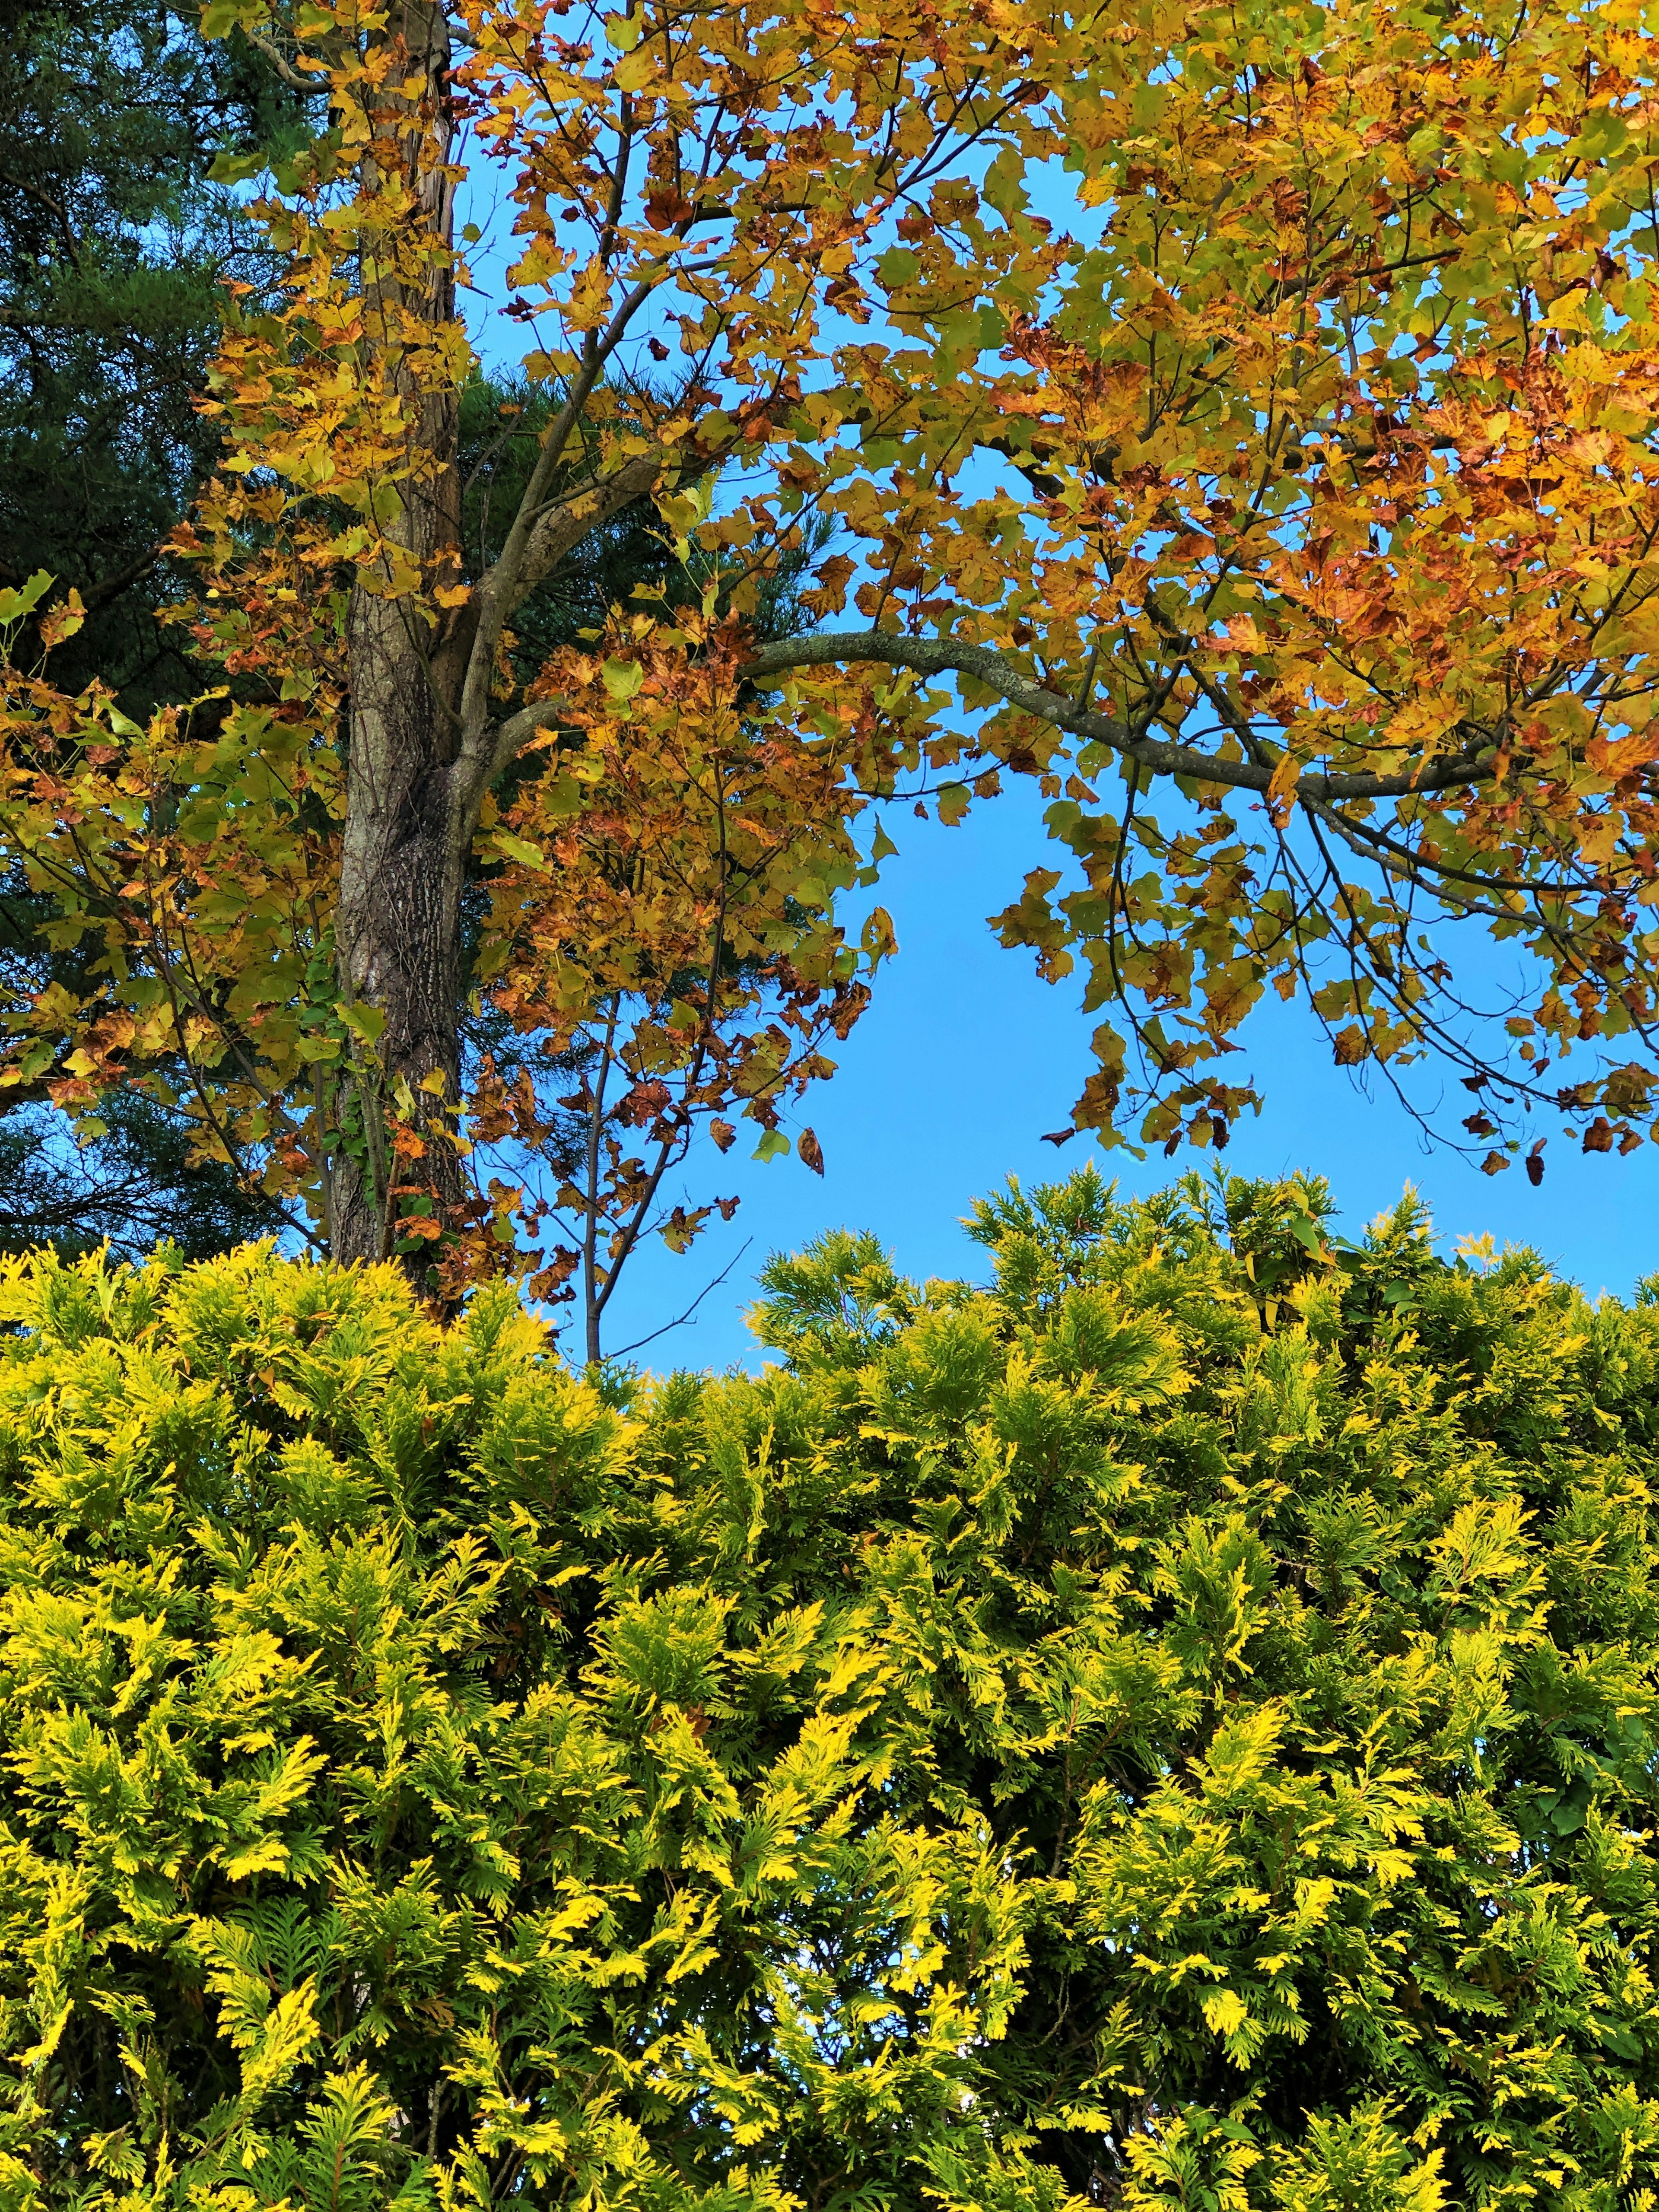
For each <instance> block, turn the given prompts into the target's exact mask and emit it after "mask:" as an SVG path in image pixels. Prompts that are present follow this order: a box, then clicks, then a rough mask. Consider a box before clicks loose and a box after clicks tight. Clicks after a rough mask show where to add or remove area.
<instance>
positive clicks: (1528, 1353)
mask: <svg viewBox="0 0 1659 2212" xmlns="http://www.w3.org/2000/svg"><path fill="white" fill-rule="evenodd" d="M1324 1212H1325V1202H1324V1198H1323V1194H1322V1192H1321V1190H1320V1189H1319V1188H1317V1187H1315V1186H1309V1185H1305V1184H1300V1183H1297V1184H1291V1185H1285V1186H1278V1187H1273V1188H1268V1187H1264V1186H1252V1185H1245V1184H1242V1183H1237V1182H1235V1183H1231V1184H1225V1185H1217V1186H1215V1187H1214V1188H1212V1189H1210V1190H1208V1191H1206V1189H1205V1188H1204V1187H1202V1186H1200V1185H1198V1184H1195V1183H1188V1184H1187V1185H1184V1186H1182V1187H1180V1188H1177V1189H1176V1191H1174V1192H1172V1193H1170V1194H1166V1195H1165V1196H1164V1197H1163V1198H1161V1199H1158V1200H1155V1201H1152V1202H1150V1203H1145V1204H1136V1205H1121V1204H1117V1203H1115V1202H1114V1201H1113V1200H1112V1199H1111V1197H1110V1194H1109V1192H1107V1191H1106V1190H1105V1189H1103V1187H1102V1186H1101V1185H1100V1184H1099V1183H1098V1182H1097V1181H1096V1180H1095V1179H1094V1178H1093V1177H1092V1176H1089V1175H1085V1176H1079V1177H1074V1178H1073V1180H1072V1182H1069V1183H1067V1184H1065V1185H1062V1186H1058V1187H1055V1188H1051V1189H1048V1190H1045V1191H1042V1192H1039V1193H1036V1194H1031V1196H1030V1197H1026V1196H1024V1195H1022V1194H1020V1193H1019V1192H1018V1191H1017V1190H1011V1191H1010V1192H1008V1193H1006V1194H1003V1195H1002V1196H1001V1197H1000V1198H999V1199H998V1200H994V1201H992V1202H991V1203H989V1204H987V1205H985V1206H981V1207H980V1208H979V1209H978V1211H977V1213H976V1216H975V1229H976V1233H977V1234H978V1236H979V1237H980V1239H981V1243H982V1244H983V1245H984V1246H985V1247H986V1248H987V1257H986V1268H987V1273H991V1274H992V1275H993V1278H994V1279H993V1281H992V1284H991V1286H990V1287H989V1288H988V1289H984V1290H981V1291H975V1290H972V1289H970V1288H969V1287H967V1286H965V1285H961V1284H931V1285H927V1286H926V1287H925V1288H918V1287H915V1286H914V1285H909V1284H908V1283H905V1282H902V1281H901V1280H900V1279H898V1278H897V1277H896V1275H895V1274H894V1273H893V1272H892V1269H891V1268H890V1266H889V1265H888V1264H887V1262H886V1261H885V1260H884V1257H883V1255H882V1253H881V1250H880V1248H879V1246H878V1244H876V1243H875V1242H874V1241H873V1240H872V1239H870V1238H867V1237H865V1238H860V1237H852V1236H848V1235H838V1236H836V1237H829V1238H826V1239H824V1240H823V1242H822V1243H820V1244H818V1245H817V1246H816V1247H814V1248H812V1249H811V1250H809V1251H808V1252H807V1253H806V1254H805V1255H801V1256H800V1257H799V1258H798V1259H795V1260H792V1261H775V1262H774V1263H773V1265H772V1267H770V1268H769V1270H768V1273H767V1275H766V1277H765V1279H764V1285H763V1287H764V1295H763V1299H762V1302H761V1306H760V1309H759V1319H760V1323H761V1326H762V1328H763V1331H764V1334H765V1335H766V1337H767V1339H768V1340H769V1341H770V1343H771V1344H772V1345H773V1346H774V1347H775V1350H776V1351H778V1352H781V1354H782V1355H783V1356H784V1364H781V1365H778V1366H774V1367H772V1368H770V1369H769V1370H768V1371H767V1372H766V1373H765V1374H764V1375H763V1377H762V1378H761V1379H759V1380H757V1381H756V1380H748V1379H744V1378H743V1377H741V1376H719V1377H711V1376H699V1375H679V1376H673V1377H672V1378H671V1379H669V1380H666V1381H661V1382H644V1383H622V1382H619V1381H617V1379H616V1378H614V1377H609V1378H607V1377H600V1378H599V1379H598V1380H597V1381H588V1380H584V1379H582V1378H580V1376H574V1375H572V1374H571V1373H570V1372H568V1370H566V1369H565V1368H564V1367H562V1365H561V1364H560V1363H559V1361H558V1359H557V1358H556V1356H554V1354H553V1353H552V1352H550V1348H549V1345H548V1341H547V1340H546V1337H545V1335H544V1332H543V1331H542V1329H541V1328H539V1327H538V1325H537V1324H536V1322H533V1321H532V1319H530V1318H528V1317H527V1316H525V1315H524V1314H523V1313H521V1312H520V1310H519V1309H518V1307H517V1306H516V1305H515V1304H514V1303H513V1300H512V1299H511V1297H508V1296H507V1295H504V1294H502V1295H489V1294H485V1295H482V1296H480V1297H477V1300H476V1302H475V1303H474V1304H473V1305H472V1307H471V1310H470V1311H469V1312H468V1313H467V1314H466V1315H465V1317H464V1318H463V1319H462V1320H461V1321H460V1322H459V1323H457V1324H456V1325H454V1326H453V1327H444V1326H441V1325H439V1324H438V1323H436V1322H434V1321H433V1320H431V1319H430V1318H428V1316H425V1315H423V1314H422V1312H421V1311H420V1310H418V1309H417V1308H416V1306H415V1305H414V1304H412V1303H411V1300H410V1295H409V1293H408V1291H407V1290H406V1289H405V1288H404V1285H403V1283H402V1281H401V1279H400V1278H399V1277H398V1275H397V1274H396V1273H393V1272H392V1271H389V1270H382V1271H380V1272H369V1273H342V1272H336V1271H331V1270H330V1269H327V1268H325V1267H314V1266H308V1265H295V1264H292V1263H290V1262H289V1261H283V1260H282V1259H280V1258H278V1257H276V1256H275V1255H273V1254H272V1253H271V1252H270V1251H269V1250H267V1249H249V1250H245V1251H242V1252H240V1253H238V1254H235V1255H233V1256H231V1257H228V1258H227V1259H224V1260H222V1261H213V1262H210V1263H208V1264H204V1265H197V1266H191V1267H185V1266H183V1265H180V1264H176V1263H174V1262H173V1261H169V1260H168V1259H167V1257H166V1256H165V1255H164V1256H162V1257H161V1258H158V1259H157V1260H156V1261H154V1262H153V1263H152V1264H150V1265H149V1266H147V1267H143V1268H140V1269H137V1270H129V1269H124V1268H121V1267H113V1266H108V1265H100V1263H98V1262H97V1261H88V1262H86V1263H84V1264H82V1265H78V1266H70V1267H64V1266H62V1265H60V1264H58V1263H57V1262H56V1261H52V1260H50V1259H40V1260H37V1261H33V1262H27V1263H19V1264H15V1265H12V1266H10V1267H9V1269H8V1271H7V1272H6V1273H4V1275H3V1279H0V1319H3V1322H4V1323H5V1324H6V1326H7V1328H8V1331H9V1333H8V1334H6V1335H5V1336H4V1337H3V1339H0V1583H3V1613H0V1909H3V1914H4V1948H3V1956H0V2044H3V2050H4V2056H5V2061H6V2071H5V2074H4V2077H3V2100H4V2113H3V2121H0V2204H3V2205H4V2206H6V2207H9V2208H15V2212H24V2208H32V2207H42V2208H48V2207H49V2208H52V2212H58V2208H60V2207H70V2206H76V2207H78V2206H82V2205H86V2206H94V2205H96V2206H100V2207H108V2208H111V2212H113V2209H114V2208H116V2207H121V2208H131V2212H137V2208H140V2207H152V2206H153V2207H161V2206H167V2207H173V2206H178V2207H181V2208H182V2207H185V2206H193V2207H225V2208H232V2207H236V2208H246V2212H252V2208H254V2207H256V2206H264V2205H287V2206H289V2207H293V2208H306V2212H324V2208H326V2212H374V2208H377V2207H380V2206H382V2205H385V2204H387V2203H397V2204H398V2205H400V2206H404V2207H411V2208H412V2207H415V2206H416V2205H424V2204H428V2203H430V2204H433V2205H443V2206H449V2205H455V2206H467V2207H479V2208H482V2207H483V2206H485V2205H486V2204H490V2203H513V2204H524V2205H526V2206H572V2207H575V2206H590V2207H594V2208H599V2207H629V2208H632V2207H640V2208H662V2212H668V2208H674V2212H681V2208H697V2207H705V2208H708V2212H714V2208H720V2212H744V2209H745V2208H750V2207H757V2206H763V2205H765V2206H776V2207H780V2208H782V2207H800V2208H805V2212H832V2208H854V2207H858V2208H871V2209H872V2212H873V2208H876V2207H881V2206H892V2207H896V2208H908V2207H916V2208H921V2207H924V2206H929V2205H933V2206H938V2207H942V2208H945V2212H965V2209H966V2208H975V2212H981V2208H983V2212H1016V2208H1025V2207H1030V2208H1038V2207H1055V2206H1060V2205H1062V2204H1065V2203H1068V2202H1069V2203H1079V2202H1088V2203H1108V2204H1117V2205H1121V2206H1123V2207H1126V2208H1150V2207H1152V2206H1160V2207H1162V2206H1168V2207H1171V2208H1173V2207H1176V2206H1185V2207H1194V2208H1196V2207H1200V2206H1202V2207H1206V2208H1212V2212H1233V2208H1243V2207H1247V2206H1248V2207H1262V2208H1268V2207H1283V2208H1287V2212H1326V2209H1327V2208H1329V2212H1336V2208H1351V2212H1385V2208H1393V2207H1399V2208H1402V2212H1404V2208H1413V2212H1431V2208H1433V2207H1435V2206H1436V2205H1437V2204H1440V2203H1447V2204H1448V2205H1453V2206H1460V2207H1461V2206H1466V2205H1467V2206H1477V2205H1478V2206H1486V2205H1492V2206H1506V2207H1507V2206H1511V2205H1513V2206H1516V2207H1521V2206H1522V2205H1528V2206H1551V2207H1554V2206H1560V2207H1597V2208H1601V2207H1606V2208H1608V2212H1611V2208H1612V2207H1613V2206H1614V2205H1615V2203H1617V2204H1620V2205H1623V2204H1630V2205H1632V2206H1642V2205H1645V2204H1648V2203H1652V2202H1653V2201H1654V2200H1653V2193H1652V2192H1653V2190H1654V2186H1655V2182H1656V2177H1659V2003H1656V1996H1655V1989H1654V1981H1653V1953H1654V1947H1655V1942H1656V1873H1659V1825H1656V1793H1659V1778H1656V1739H1659V1705H1656V1699H1659V1686H1656V1672H1659V1594H1656V1589H1655V1584H1654V1547H1655V1526H1654V1502H1653V1497H1652V1492H1651V1475H1652V1470H1653V1468H1654V1465H1655V1449H1656V1428H1659V1312H1656V1311H1653V1310H1647V1309H1645V1308H1644V1307H1642V1306H1640V1305H1638V1306H1637V1307H1635V1308H1633V1309H1632V1308H1626V1307H1623V1306H1620V1305H1618V1304H1613V1302H1611V1301H1603V1302H1602V1303H1601V1304H1599V1305H1596V1306H1595V1307H1591V1306H1589V1305H1588V1304H1585V1302H1584V1301H1583V1299H1582V1298H1581V1297H1579V1296H1578V1295H1577V1292H1576V1291H1572V1290H1571V1289H1570V1288H1568V1287H1566V1286H1565V1285H1562V1284H1560V1283H1559V1282H1556V1281H1554V1280H1553V1279H1551V1277H1550V1275H1549V1273H1548V1272H1547V1269H1546V1268H1545V1267H1544V1266H1543V1265H1542V1264H1541V1263H1540V1262H1539V1261H1537V1260H1536V1259H1534V1257H1532V1256H1530V1255H1518V1256H1517V1255H1510V1256H1508V1257H1505V1258H1504V1259H1502V1260H1493V1259H1492V1258H1491V1257H1490V1255H1487V1256H1486V1257H1480V1256H1473V1257H1468V1258H1464V1259H1460V1260H1448V1259H1447V1258H1445V1257H1443V1256H1437V1249H1436V1248H1435V1246H1434V1244H1433V1243H1432V1241H1431V1238H1430V1237H1429V1236H1428V1233H1427V1231H1426V1226H1425V1223H1424V1222H1423V1221H1422V1219H1421V1218H1419V1215H1418V1214H1417V1212H1415V1211H1414V1210H1413V1208H1412V1207H1411V1206H1402V1207H1401V1209H1400V1210H1399V1211H1398V1212H1396V1213H1395V1215H1394V1216H1392V1217H1391V1218H1388V1219H1385V1220H1384V1221H1383V1222H1382V1223H1380V1224H1379V1225H1376V1228H1375V1229H1374V1230H1373V1231H1372V1232H1371V1234H1370V1237H1368V1239H1367V1240H1366V1241H1365V1242H1364V1243H1363V1244H1361V1245H1359V1246H1358V1247H1354V1248H1352V1249H1343V1248H1340V1247H1339V1246H1337V1245H1336V1244H1335V1243H1333V1242H1332V1241H1330V1240H1328V1237H1326V1235H1325V1233H1324V1231H1323V1229H1322V1225H1321V1224H1322V1216H1323V1213H1324Z"/></svg>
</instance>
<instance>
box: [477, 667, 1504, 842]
mask: <svg viewBox="0 0 1659 2212" xmlns="http://www.w3.org/2000/svg"><path fill="white" fill-rule="evenodd" d="M866 660H877V661H882V662H884V663H885V664H886V665H887V666H889V667H890V668H908V669H912V670H914V671H915V673H916V674H917V675H918V676H946V675H951V674H955V675H959V676H969V677H971V678H973V680H974V681H975V683H976V684H983V685H984V686H985V688H986V690H987V691H994V693H995V694H996V695H997V696H998V697H999V698H1000V699H1005V700H1006V702H1008V704H1009V705H1010V706H1011V707H1014V708H1018V710H1019V712H1020V713H1021V714H1030V716H1031V717H1032V718H1033V719H1034V720H1036V721H1039V722H1046V723H1048V725H1049V726H1050V727H1051V728H1053V729H1057V730H1064V731H1065V732H1066V733H1067V735H1068V736H1071V737H1077V738H1085V739H1088V740H1089V741H1091V742H1092V743H1093V744H1102V745H1108V746H1109V747H1110V748H1111V750H1113V751H1114V752H1116V753H1121V755H1122V756H1123V757H1124V758H1125V759H1126V760H1132V761H1133V762H1135V763H1137V764H1138V765H1139V766H1140V767H1141V768H1144V769H1147V770H1148V771H1149V772H1150V773H1151V774H1152V775H1189V776H1192V777H1194V778H1195V779H1196V780H1197V781H1200V782H1202V783H1218V784H1221V785H1224V786H1225V787H1228V788H1230V789H1231V790H1234V791H1258V792H1261V793H1266V792H1267V790H1268V789H1269V788H1270V787H1271V785H1272V783H1273V773H1274V772H1273V768H1272V767H1271V766H1264V765H1262V764H1261V763H1257V762H1255V761H1230V760H1222V759H1220V758H1219V757H1218V756H1217V755H1215V754H1214V753H1206V752H1200V750H1198V749H1197V747H1196V746H1194V745H1177V744H1170V743H1169V741H1168V740H1167V739H1164V738H1154V737H1151V736H1146V737H1139V738H1137V737H1136V736H1135V734H1134V733H1133V731H1132V730H1131V729H1130V728H1129V727H1128V726H1127V723H1124V722H1121V721H1119V720H1117V719H1116V717H1115V716H1114V715H1110V714H1097V713H1095V712H1094V711H1093V710H1092V709H1091V708H1085V707H1080V706H1073V703H1072V702H1071V701H1070V700H1069V699H1066V698H1062V697H1061V696H1060V693H1059V692H1057V691H1050V690H1048V689H1047V688H1046V686H1044V685H1043V684H1038V683H1036V682H1034V681H1033V679H1032V678H1030V677H1029V676H1027V675H1024V674H1023V673H1022V671H1020V670H1019V669H1018V668H1016V667H1015V666H1014V665H1013V664H1012V662H1011V661H1009V660H1008V659H1006V658H1005V656H1004V655H1003V654H1002V653H999V652H997V651H996V650H995V649H994V647H990V646H986V645H957V644H954V643H953V642H952V641H951V640H950V639H948V638H923V637H902V636H900V635H898V634H897V633H896V632H895V631H890V630H844V631H831V632H829V633H828V634H825V635H819V636H817V637H791V638H780V639H779V640H778V641H776V642H775V644H771V645H766V646H763V647H762V648H761V650H760V652H759V653H757V655H756V657H755V659H753V660H750V661H748V662H746V663H745V664H744V666H743V667H742V668H740V669H739V670H738V674H739V675H740V676H742V677H744V678H748V679H749V680H750V681H751V682H755V683H763V682H765V681H766V680H767V679H768V678H775V677H779V676H787V674H788V673H789V672H790V671H791V670H792V669H796V668H823V667H825V666H828V665H834V664H836V663H837V662H843V661H866ZM538 711H542V712H545V709H542V710H538ZM513 719H514V720H515V721H516V720H520V719H521V718H520V717H518V716H515V717H514V718H513ZM549 719H552V718H551V717H550V718H549ZM537 726H544V725H537ZM502 727H503V730H505V729H506V728H507V725H505V724H504V725H503V726H502ZM528 734H529V732H528V731H526V736H528ZM521 742H522V741H521ZM1497 750H1498V748H1497V747H1496V746H1495V745H1492V744H1486V745H1482V746H1480V748H1479V749H1478V750H1474V751H1468V752H1461V753H1449V754H1447V755H1446V756H1445V757H1444V758H1443V759H1439V760H1429V761H1425V762H1423V763H1421V764H1420V765H1419V767H1417V768H1415V769H1407V771H1405V772H1404V773H1403V774H1400V775H1375V774H1372V775H1318V774H1315V773H1313V772H1311V771H1309V772H1304V774H1303V775H1299V776H1298V777H1297V780H1296V782H1295V784H1294V785H1293V786H1292V787H1291V792H1290V793H1287V794H1286V796H1287V797H1288V796H1294V797H1295V798H1297V799H1319V800H1323V801H1325V802H1326V803H1327V804H1337V805H1340V804H1342V803H1343V802H1345V801H1346V802H1356V801H1364V800H1365V799H1407V798H1412V797H1414V796H1416V795H1418V794H1419V793H1424V792H1431V791H1451V790H1455V788H1456V787H1457V786H1458V785H1459V784H1464V783H1477V782H1480V781H1484V780H1485V779H1486V777H1488V776H1490V775H1491V774H1492V768H1493V763H1494V761H1495V757H1496V754H1497Z"/></svg>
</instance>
